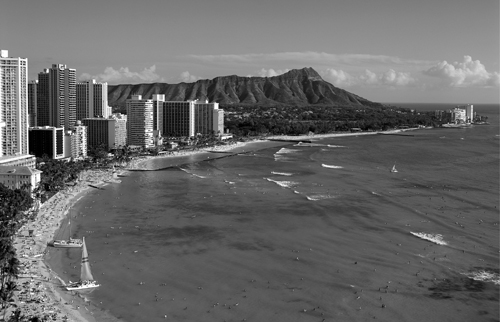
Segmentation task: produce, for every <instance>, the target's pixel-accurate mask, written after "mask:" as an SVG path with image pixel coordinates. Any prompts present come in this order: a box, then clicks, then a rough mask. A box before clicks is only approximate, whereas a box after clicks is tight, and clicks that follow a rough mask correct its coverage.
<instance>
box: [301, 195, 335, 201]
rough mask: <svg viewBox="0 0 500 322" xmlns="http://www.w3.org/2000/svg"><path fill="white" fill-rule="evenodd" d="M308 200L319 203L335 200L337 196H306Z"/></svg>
mask: <svg viewBox="0 0 500 322" xmlns="http://www.w3.org/2000/svg"><path fill="white" fill-rule="evenodd" d="M306 198H307V200H311V201H318V200H324V199H333V198H335V196H332V195H311V196H306Z"/></svg>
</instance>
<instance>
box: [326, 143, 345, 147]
mask: <svg viewBox="0 0 500 322" xmlns="http://www.w3.org/2000/svg"><path fill="white" fill-rule="evenodd" d="M327 147H329V148H345V146H344V145H334V144H328V145H327Z"/></svg>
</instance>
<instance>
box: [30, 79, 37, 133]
mask: <svg viewBox="0 0 500 322" xmlns="http://www.w3.org/2000/svg"><path fill="white" fill-rule="evenodd" d="M37 92H38V80H33V81H30V82H29V83H28V124H29V126H31V127H33V126H38V124H37V121H36V120H37V118H36V112H37V101H38V94H37Z"/></svg>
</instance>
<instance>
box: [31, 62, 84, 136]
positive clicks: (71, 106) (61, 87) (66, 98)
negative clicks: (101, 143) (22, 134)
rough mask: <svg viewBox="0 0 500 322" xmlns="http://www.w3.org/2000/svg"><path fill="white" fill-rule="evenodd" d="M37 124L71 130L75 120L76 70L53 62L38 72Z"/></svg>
mask: <svg viewBox="0 0 500 322" xmlns="http://www.w3.org/2000/svg"><path fill="white" fill-rule="evenodd" d="M37 94H38V102H37V123H38V124H37V125H38V126H55V127H64V129H65V130H71V129H72V128H73V126H74V125H75V122H76V70H75V69H71V68H68V67H67V66H66V65H62V64H53V65H52V68H50V69H44V71H43V72H41V73H39V74H38V92H37Z"/></svg>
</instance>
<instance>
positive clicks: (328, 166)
mask: <svg viewBox="0 0 500 322" xmlns="http://www.w3.org/2000/svg"><path fill="white" fill-rule="evenodd" d="M321 166H322V167H323V168H330V169H342V168H344V167H341V166H339V165H328V164H324V163H323V164H322V165H321Z"/></svg>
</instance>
